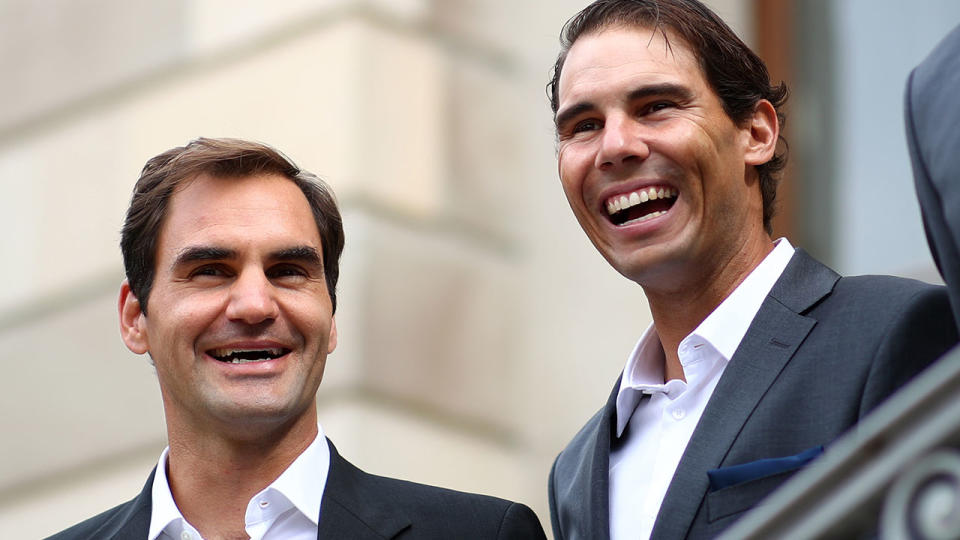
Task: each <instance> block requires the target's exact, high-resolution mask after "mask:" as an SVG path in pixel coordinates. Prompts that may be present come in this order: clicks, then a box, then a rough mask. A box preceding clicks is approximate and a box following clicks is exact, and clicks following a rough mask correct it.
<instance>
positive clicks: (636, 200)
mask: <svg viewBox="0 0 960 540" xmlns="http://www.w3.org/2000/svg"><path fill="white" fill-rule="evenodd" d="M676 196H677V190H675V189H673V188H669V187H668V188H664V187H656V188H655V187H650V188H644V189H641V190H639V191H631V192H630V193H624V194H623V195H617V196H615V197H610V198H609V199H607V213H608V214H610V215H611V216H612V215H613V214H616V213H617V212H620V211H623V210H626V209H627V208H630V207H633V206H636V205H638V204H640V203H645V202H647V201H655V200H657V199H668V198H672V197H676Z"/></svg>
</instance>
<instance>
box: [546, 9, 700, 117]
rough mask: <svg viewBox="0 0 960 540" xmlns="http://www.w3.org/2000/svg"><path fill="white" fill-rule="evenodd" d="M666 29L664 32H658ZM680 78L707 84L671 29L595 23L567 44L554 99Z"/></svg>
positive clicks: (693, 57)
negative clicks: (598, 26)
mask: <svg viewBox="0 0 960 540" xmlns="http://www.w3.org/2000/svg"><path fill="white" fill-rule="evenodd" d="M664 32H666V36H665V35H664ZM667 82H670V83H682V84H685V85H687V86H692V87H697V86H699V87H708V86H707V83H706V80H705V78H704V76H703V72H702V70H701V69H700V64H699V62H698V61H697V58H696V55H695V54H694V52H693V49H692V48H691V47H690V46H689V45H688V44H687V43H686V41H685V40H683V39H681V38H680V37H679V36H677V35H676V34H674V33H673V32H671V31H670V30H664V31H661V30H659V29H652V28H647V27H642V26H624V25H618V26H613V27H606V28H601V29H600V30H597V31H595V32H591V33H589V34H584V35H582V36H580V37H579V38H578V39H577V40H576V41H575V42H574V43H573V45H572V46H571V47H570V50H569V52H568V53H567V57H566V59H565V61H564V64H563V68H562V70H561V72H560V80H559V84H558V87H557V88H558V97H559V104H560V107H561V108H562V106H563V104H564V103H565V102H566V103H569V102H573V101H579V100H580V99H581V98H582V96H581V94H584V93H593V92H595V91H596V90H597V89H598V87H602V88H606V89H609V88H615V87H619V86H621V85H628V86H638V85H643V84H658V83H667Z"/></svg>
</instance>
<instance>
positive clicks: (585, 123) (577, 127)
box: [573, 119, 601, 133]
mask: <svg viewBox="0 0 960 540" xmlns="http://www.w3.org/2000/svg"><path fill="white" fill-rule="evenodd" d="M600 127H601V125H600V122H599V121H598V120H593V119H590V120H581V121H579V122H577V123H576V124H574V126H573V132H574V133H580V132H583V131H594V130H597V129H600Z"/></svg>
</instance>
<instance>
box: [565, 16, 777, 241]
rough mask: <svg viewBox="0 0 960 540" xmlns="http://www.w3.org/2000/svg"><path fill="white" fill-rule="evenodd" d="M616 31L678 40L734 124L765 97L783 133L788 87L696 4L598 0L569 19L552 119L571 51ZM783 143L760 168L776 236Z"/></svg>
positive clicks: (766, 212) (765, 203)
mask: <svg viewBox="0 0 960 540" xmlns="http://www.w3.org/2000/svg"><path fill="white" fill-rule="evenodd" d="M612 27H628V28H629V27H640V28H649V29H653V30H657V31H659V32H660V33H661V34H662V35H663V37H664V39H666V40H667V43H668V45H669V43H670V39H669V38H670V36H669V35H668V34H672V35H674V36H676V37H678V38H680V39H681V40H683V41H684V43H686V44H687V45H688V46H689V47H690V48H691V50H692V51H693V53H694V54H695V55H696V58H697V60H698V61H699V63H700V69H701V70H703V73H704V76H705V78H706V79H707V83H708V84H709V85H710V87H711V88H712V89H713V91H714V92H716V94H717V96H718V97H719V98H720V101H721V102H722V103H723V109H724V111H726V113H727V115H728V116H729V117H730V118H731V119H732V120H733V121H734V122H735V123H736V124H738V125H740V124H742V123H743V122H744V121H745V120H746V119H747V118H748V117H749V116H750V115H751V114H752V113H753V110H754V106H755V105H756V104H757V103H758V102H759V101H760V100H763V99H765V100H767V101H769V102H770V103H771V104H773V107H774V108H775V109H776V111H777V120H778V121H779V123H780V127H781V130H782V128H783V124H784V121H785V117H784V113H783V105H784V103H785V102H786V101H787V85H786V84H784V83H783V82H781V83H780V84H771V83H770V74H769V73H768V72H767V66H766V64H764V62H763V60H761V59H760V57H759V56H757V55H756V54H755V53H754V52H753V51H751V50H750V48H749V47H747V45H746V44H745V43H743V41H741V40H740V38H738V37H737V35H736V34H735V33H734V32H733V30H731V29H730V27H729V26H727V25H726V23H724V22H723V21H722V20H721V19H720V17H718V16H717V15H716V14H715V13H714V12H712V11H710V9H709V8H707V7H706V6H705V5H703V4H702V3H700V2H698V1H697V0H597V1H596V2H594V3H592V4H590V5H589V6H587V7H586V8H584V9H583V10H582V11H581V12H580V13H577V14H576V15H575V16H574V17H573V18H572V19H570V20H569V21H567V23H566V24H565V25H564V26H563V30H561V33H560V54H559V55H558V56H557V62H556V64H554V67H553V74H552V78H551V80H550V82H549V83H548V84H547V95H548V97H549V98H550V108H551V109H552V110H553V113H554V115H556V113H557V108H558V107H559V105H560V96H559V83H560V74H561V72H562V71H563V64H564V62H565V61H566V59H567V53H568V52H570V47H572V46H573V44H574V42H576V41H577V39H579V38H580V37H581V36H583V35H588V34H596V33H598V32H600V31H602V30H604V29H607V28H612ZM780 141H782V142H783V143H784V144H783V145H782V147H781V148H780V149H778V151H777V152H776V153H775V154H774V157H773V158H772V159H771V160H770V161H768V162H766V163H764V164H762V165H758V166H757V173H758V174H759V177H760V192H761V193H762V195H763V226H764V228H766V230H767V232H768V233H770V232H772V227H771V224H770V220H771V219H772V218H773V214H774V212H775V201H776V197H777V181H778V178H777V173H779V172H780V171H781V170H782V169H783V167H784V166H785V165H786V160H787V155H786V140H785V139H784V138H783V136H782V135H781V136H780V138H779V141H778V142H780Z"/></svg>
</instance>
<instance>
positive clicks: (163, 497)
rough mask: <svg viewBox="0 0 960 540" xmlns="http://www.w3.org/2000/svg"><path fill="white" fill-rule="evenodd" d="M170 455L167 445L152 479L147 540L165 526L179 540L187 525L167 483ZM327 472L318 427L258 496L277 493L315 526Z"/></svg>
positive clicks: (323, 439) (324, 446) (326, 451)
mask: <svg viewBox="0 0 960 540" xmlns="http://www.w3.org/2000/svg"><path fill="white" fill-rule="evenodd" d="M169 453H170V447H169V446H168V447H167V448H164V449H163V452H162V453H161V454H160V460H159V462H158V463H157V470H156V473H155V474H154V477H153V487H152V491H151V499H152V511H151V513H150V528H149V529H148V531H149V532H148V536H147V540H156V539H157V538H158V537H159V536H160V534H161V533H162V532H163V531H164V529H167V528H168V527H169V529H168V530H167V532H168V533H169V534H170V536H172V537H173V538H179V537H180V533H181V532H182V531H183V529H184V523H186V520H185V519H183V514H182V513H180V509H179V508H177V504H176V502H174V500H173V494H172V492H171V491H170V483H169V481H168V480H167V456H168V454H169ZM329 469H330V447H329V446H327V439H326V436H325V435H324V434H323V427H321V426H319V425H318V426H317V436H316V438H315V439H314V440H313V442H312V443H310V446H308V447H307V448H306V450H304V451H303V452H302V453H301V454H300V455H299V456H297V459H295V460H293V463H291V464H290V466H289V467H287V468H286V470H284V471H283V473H281V474H280V476H278V477H277V479H276V480H274V481H273V482H272V483H271V484H270V485H269V486H267V487H266V488H265V489H264V490H263V491H261V492H260V493H261V494H263V493H268V492H270V491H271V490H273V491H277V492H279V493H280V494H281V495H283V497H285V498H286V499H287V500H288V501H290V503H291V504H292V505H293V506H294V507H296V509H297V510H298V511H299V512H300V513H301V514H303V515H304V516H305V517H306V518H307V519H309V520H310V521H311V522H312V523H313V524H314V525H318V520H319V518H320V503H321V502H322V498H323V492H324V489H325V487H326V485H327V473H328V471H329ZM318 480H319V481H318ZM258 495H259V494H258ZM256 498H257V496H254V499H256Z"/></svg>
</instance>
